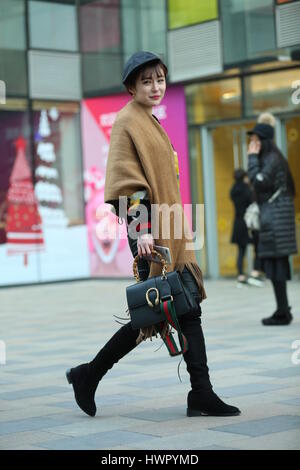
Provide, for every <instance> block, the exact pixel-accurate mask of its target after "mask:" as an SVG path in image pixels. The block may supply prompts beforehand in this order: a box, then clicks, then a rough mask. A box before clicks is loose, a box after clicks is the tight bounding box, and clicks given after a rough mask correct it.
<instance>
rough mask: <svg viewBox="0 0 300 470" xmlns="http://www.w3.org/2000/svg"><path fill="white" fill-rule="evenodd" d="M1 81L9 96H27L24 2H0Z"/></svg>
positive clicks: (12, 0) (6, 0)
mask: <svg viewBox="0 0 300 470" xmlns="http://www.w3.org/2000/svg"><path fill="white" fill-rule="evenodd" d="M0 79H1V80H3V81H4V82H5V84H6V93H7V96H12V97H16V96H27V88H28V82H27V67H26V23H25V1H24V0H2V1H1V2H0Z"/></svg>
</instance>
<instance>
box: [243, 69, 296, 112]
mask: <svg viewBox="0 0 300 470" xmlns="http://www.w3.org/2000/svg"><path fill="white" fill-rule="evenodd" d="M299 89H300V68H299V69H293V70H284V71H282V72H270V73H265V74H257V75H252V76H249V77H246V78H245V90H246V96H245V98H246V114H247V115H248V116H251V115H255V114H259V113H260V112H262V111H265V110H268V111H270V112H273V113H277V112H283V111H296V110H300V91H299Z"/></svg>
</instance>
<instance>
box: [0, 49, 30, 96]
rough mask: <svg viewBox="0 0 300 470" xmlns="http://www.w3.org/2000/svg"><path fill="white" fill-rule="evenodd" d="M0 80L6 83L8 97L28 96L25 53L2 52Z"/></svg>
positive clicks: (18, 51) (0, 57)
mask: <svg viewBox="0 0 300 470" xmlns="http://www.w3.org/2000/svg"><path fill="white" fill-rule="evenodd" d="M0 79H1V80H3V81H4V82H5V85H6V95H7V96H27V94H28V91H27V66H26V52H25V51H21V50H12V49H9V50H8V49H7V50H5V49H4V50H0Z"/></svg>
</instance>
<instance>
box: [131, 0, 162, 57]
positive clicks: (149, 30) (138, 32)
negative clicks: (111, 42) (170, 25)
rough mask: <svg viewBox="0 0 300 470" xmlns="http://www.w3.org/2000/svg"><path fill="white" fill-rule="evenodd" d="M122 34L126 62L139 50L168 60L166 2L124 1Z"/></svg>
mask: <svg viewBox="0 0 300 470" xmlns="http://www.w3.org/2000/svg"><path fill="white" fill-rule="evenodd" d="M122 32H123V36H122V39H123V54H124V62H126V60H127V59H128V58H129V57H130V56H131V55H132V54H133V53H134V52H137V51H138V50H146V51H152V52H154V53H156V54H158V55H159V56H161V57H163V59H164V60H166V55H167V54H166V52H167V47H166V44H167V42H166V39H167V36H166V5H165V0H152V1H151V2H149V1H148V0H139V1H138V2H137V1H135V0H122Z"/></svg>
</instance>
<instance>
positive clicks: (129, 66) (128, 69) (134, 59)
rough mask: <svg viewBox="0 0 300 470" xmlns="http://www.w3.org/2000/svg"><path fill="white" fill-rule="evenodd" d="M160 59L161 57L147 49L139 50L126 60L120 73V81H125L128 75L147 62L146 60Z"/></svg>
mask: <svg viewBox="0 0 300 470" xmlns="http://www.w3.org/2000/svg"><path fill="white" fill-rule="evenodd" d="M155 61H157V62H158V61H161V58H160V57H158V56H157V55H156V54H153V53H152V52H147V51H140V52H136V53H135V54H133V55H132V56H131V57H130V58H129V59H128V60H127V62H126V64H125V66H124V70H123V74H122V83H125V82H126V80H127V79H128V77H129V75H131V74H132V73H133V72H134V71H135V70H137V69H138V68H139V67H141V65H144V64H147V63H148V62H155Z"/></svg>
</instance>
